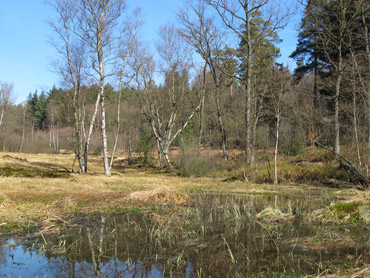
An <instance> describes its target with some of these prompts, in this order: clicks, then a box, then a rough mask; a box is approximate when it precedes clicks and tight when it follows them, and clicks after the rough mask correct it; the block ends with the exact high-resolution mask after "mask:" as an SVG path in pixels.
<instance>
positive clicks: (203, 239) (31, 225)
mask: <svg viewBox="0 0 370 278" xmlns="http://www.w3.org/2000/svg"><path fill="white" fill-rule="evenodd" d="M72 159H73V156H72V155H58V156H54V157H53V156H49V155H25V154H23V155H22V154H21V155H19V157H18V159H15V158H13V159H10V158H9V157H7V158H6V159H4V160H3V161H2V163H6V164H9V163H10V164H11V163H14V164H19V163H21V164H24V163H28V164H31V165H38V167H45V166H44V165H47V166H48V168H47V169H49V170H50V169H52V171H56V170H55V169H59V170H60V169H63V167H64V165H65V164H68V163H70V160H72ZM52 160H54V161H57V162H58V163H57V164H53V163H52V162H51V161H52ZM9 161H10V162H9ZM25 161H27V162H25ZM91 164H92V165H94V166H91V167H92V169H91V170H92V172H93V173H91V174H90V175H85V176H81V175H78V174H71V173H68V175H67V176H58V177H49V178H44V177H43V176H41V175H39V176H36V175H35V176H32V177H24V176H22V175H19V176H15V175H10V176H7V177H2V178H1V179H0V206H1V211H0V219H1V221H0V222H1V223H0V232H1V238H2V239H1V248H0V250H1V251H0V266H1V267H0V269H1V270H0V273H1V274H4V275H11V276H17V277H18V276H20V277H27V275H29V274H30V273H32V275H36V274H37V275H39V276H40V275H46V276H47V277H60V276H63V277H86V276H90V277H138V276H140V277H209V276H210V277H308V275H311V277H316V276H317V275H321V276H328V277H329V276H330V275H333V276H332V277H347V276H348V277H350V276H351V275H352V276H351V277H366V275H367V274H368V273H369V269H368V267H369V263H370V237H369V235H370V233H369V228H368V225H369V223H370V196H369V194H368V192H363V191H358V190H356V189H353V188H346V187H343V188H331V187H327V186H322V185H321V186H319V185H307V184H299V183H290V184H279V185H272V184H265V183H251V182H248V183H247V182H245V181H242V180H233V181H225V179H222V178H217V177H195V176H193V177H181V176H178V173H177V172H176V171H167V172H163V171H162V170H161V169H160V168H148V169H146V170H143V168H140V167H138V166H139V165H126V166H124V165H122V166H120V167H118V166H117V167H115V168H114V172H112V176H111V177H106V176H104V175H103V165H102V163H101V158H97V159H96V160H94V159H92V161H91ZM40 165H43V166H40ZM51 165H54V166H53V167H51ZM42 169H44V168H42ZM144 169H145V168H144ZM362 274H363V275H362ZM346 275H347V276H346ZM361 275H362V276H361Z"/></svg>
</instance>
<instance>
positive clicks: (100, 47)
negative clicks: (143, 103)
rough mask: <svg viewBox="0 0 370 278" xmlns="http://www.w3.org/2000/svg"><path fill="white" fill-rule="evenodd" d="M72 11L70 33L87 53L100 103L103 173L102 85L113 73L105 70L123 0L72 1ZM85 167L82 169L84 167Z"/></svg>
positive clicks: (112, 54) (106, 165) (114, 48)
mask: <svg viewBox="0 0 370 278" xmlns="http://www.w3.org/2000/svg"><path fill="white" fill-rule="evenodd" d="M70 1H71V2H72V3H73V8H74V10H75V12H76V17H75V20H76V24H75V29H74V30H73V32H74V34H75V35H76V36H77V37H78V38H79V39H80V40H81V41H82V42H83V44H84V45H85V46H86V51H87V53H88V56H89V64H90V66H91V69H92V73H91V74H90V76H91V77H92V78H94V79H95V80H96V82H97V83H98V86H99V93H98V97H97V99H96V103H97V104H99V107H100V118H101V126H100V127H101V136H102V142H103V143H102V144H103V148H102V149H103V162H104V173H105V175H107V176H110V165H109V157H108V141H107V130H106V129H107V128H106V107H105V106H106V104H105V92H104V89H105V85H106V79H107V78H108V77H110V76H112V75H113V73H112V72H109V69H110V68H111V65H112V63H113V61H114V59H115V58H116V57H117V43H118V39H119V37H120V30H119V26H120V23H121V22H120V20H121V17H122V15H123V13H124V11H125V1H124V0H80V1H73V0H70ZM97 111H98V106H97V105H96V106H95V111H94V115H93V119H94V118H95V115H96V114H97ZM92 128H93V120H92V121H91V124H90V129H89V134H91V132H90V131H92ZM89 140H90V138H89V137H88V138H87V140H86V143H87V144H85V166H86V164H87V154H88V145H89ZM85 170H86V169H85Z"/></svg>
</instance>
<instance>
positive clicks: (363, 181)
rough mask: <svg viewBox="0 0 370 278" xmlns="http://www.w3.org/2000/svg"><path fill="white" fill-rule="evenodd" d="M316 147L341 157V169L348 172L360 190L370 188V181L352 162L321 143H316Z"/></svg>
mask: <svg viewBox="0 0 370 278" xmlns="http://www.w3.org/2000/svg"><path fill="white" fill-rule="evenodd" d="M315 145H316V146H317V147H321V148H324V149H326V150H328V151H330V152H331V153H333V154H334V155H336V156H337V157H339V158H340V159H342V160H343V161H344V162H343V161H342V160H341V161H340V167H341V168H343V169H344V170H346V171H347V172H348V173H349V174H350V175H351V176H352V177H353V178H354V180H355V182H356V183H357V184H358V185H359V186H360V187H359V189H362V190H364V189H367V188H369V185H370V181H369V179H368V178H367V177H365V176H364V175H362V174H361V173H360V172H359V171H358V170H357V168H356V167H355V166H354V165H353V164H352V162H351V161H349V160H348V159H347V158H345V157H344V156H343V155H341V154H339V153H337V152H335V151H333V150H332V149H330V148H328V147H327V146H324V145H322V144H320V143H317V142H315Z"/></svg>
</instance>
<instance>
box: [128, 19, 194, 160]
mask: <svg viewBox="0 0 370 278" xmlns="http://www.w3.org/2000/svg"><path fill="white" fill-rule="evenodd" d="M159 35H160V40H159V41H158V43H157V49H158V52H159V55H160V56H161V58H162V59H163V61H164V64H163V66H162V73H164V75H165V79H166V80H165V86H164V87H163V88H156V87H155V85H154V73H155V62H154V58H153V57H152V56H150V55H148V54H146V53H145V51H143V50H142V49H141V50H139V51H138V54H137V57H140V58H139V60H140V61H138V62H136V63H135V65H136V73H137V74H136V83H137V90H138V93H139V95H140V101H141V105H142V109H143V113H144V114H145V116H146V118H147V120H148V122H149V124H150V127H151V129H152V132H153V135H154V137H155V139H156V143H157V148H158V162H159V165H160V167H163V166H164V163H165V162H166V163H167V165H168V166H169V167H173V164H172V161H171V159H170V157H169V155H168V151H169V148H170V146H171V144H172V143H173V141H174V140H175V139H176V138H177V136H178V135H179V134H180V133H181V132H182V131H183V129H184V128H185V127H186V126H187V125H188V124H189V122H190V121H191V119H192V118H193V117H194V115H195V113H196V111H198V109H199V108H200V100H199V99H198V98H196V99H191V98H190V99H189V98H188V96H189V95H188V94H189V91H187V84H186V83H187V77H186V75H187V68H188V63H187V62H188V60H187V59H188V57H189V56H188V52H187V51H186V48H185V42H184V41H183V40H182V38H181V36H180V34H179V33H178V32H177V30H176V29H175V27H174V26H173V25H169V26H163V27H161V29H160V32H159ZM189 106H190V108H189V109H188V110H185V109H184V108H186V107H189ZM181 108H182V109H181ZM180 116H181V117H180Z"/></svg>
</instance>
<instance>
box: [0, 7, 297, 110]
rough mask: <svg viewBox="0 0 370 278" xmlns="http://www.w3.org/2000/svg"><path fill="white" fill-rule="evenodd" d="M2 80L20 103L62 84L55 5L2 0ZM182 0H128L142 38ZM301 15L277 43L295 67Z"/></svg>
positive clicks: (149, 37) (151, 35)
mask: <svg viewBox="0 0 370 278" xmlns="http://www.w3.org/2000/svg"><path fill="white" fill-rule="evenodd" d="M0 2H1V7H0V82H7V83H12V84H13V85H14V91H13V95H14V99H13V100H14V101H15V103H21V102H22V101H24V100H26V99H27V96H28V95H29V93H33V92H35V91H36V90H37V91H38V92H40V91H48V90H50V89H51V88H52V87H53V85H56V86H59V85H60V81H61V80H60V77H59V76H58V75H57V74H56V73H55V72H54V71H53V67H52V66H51V63H52V60H53V57H55V55H56V52H55V50H54V48H53V47H52V46H51V45H50V43H49V41H50V38H51V37H52V36H53V33H52V31H51V29H50V27H49V26H48V24H47V23H46V21H47V20H50V19H52V17H53V11H52V9H51V8H50V7H49V6H47V5H46V4H45V3H44V0H0ZM182 3H183V0H127V5H128V9H129V10H132V9H134V8H135V7H138V6H139V7H141V8H142V15H143V20H144V26H143V29H142V35H141V37H142V39H144V40H145V41H147V42H148V43H149V44H153V41H154V40H155V39H156V37H157V33H158V29H159V27H160V26H161V25H164V24H166V23H168V22H174V23H175V22H176V11H177V10H178V8H179V6H181V4H182ZM299 20H300V19H299V16H295V17H294V18H292V20H291V21H290V23H289V25H288V26H287V28H286V29H285V30H284V31H282V32H280V33H279V35H280V38H281V39H283V42H282V43H280V44H279V45H278V47H279V48H280V50H281V57H280V58H279V60H278V62H280V63H284V64H285V65H288V66H289V68H291V69H293V68H294V67H295V63H294V61H293V60H292V59H289V58H288V56H289V55H290V53H292V51H293V50H294V49H295V47H296V36H297V31H296V27H297V26H298V24H299Z"/></svg>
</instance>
